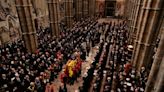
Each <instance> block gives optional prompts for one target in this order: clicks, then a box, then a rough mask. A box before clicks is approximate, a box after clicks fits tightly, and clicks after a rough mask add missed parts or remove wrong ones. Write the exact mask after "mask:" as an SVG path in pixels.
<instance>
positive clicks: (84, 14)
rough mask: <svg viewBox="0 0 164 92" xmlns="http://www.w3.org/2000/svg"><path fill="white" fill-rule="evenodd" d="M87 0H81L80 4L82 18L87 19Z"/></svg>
mask: <svg viewBox="0 0 164 92" xmlns="http://www.w3.org/2000/svg"><path fill="white" fill-rule="evenodd" d="M88 2H89V0H83V2H82V5H83V6H82V8H83V18H85V17H88V15H89V4H88Z"/></svg>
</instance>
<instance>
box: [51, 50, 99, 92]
mask: <svg viewBox="0 0 164 92" xmlns="http://www.w3.org/2000/svg"><path fill="white" fill-rule="evenodd" d="M97 51H98V49H97V48H96V47H93V48H92V49H91V51H90V53H89V56H88V57H87V58H86V62H83V63H82V73H81V74H82V75H81V76H80V77H79V78H78V79H77V81H78V82H75V83H74V85H69V84H67V92H76V90H77V89H78V88H79V87H80V86H82V83H83V79H82V77H83V76H84V73H85V72H87V69H86V68H87V67H89V66H90V64H91V62H92V61H93V60H94V57H95V55H96V53H97ZM60 74H61V72H60V73H59V76H58V78H57V79H56V80H55V81H54V83H53V86H54V90H55V92H58V90H59V87H60V85H61V81H60Z"/></svg>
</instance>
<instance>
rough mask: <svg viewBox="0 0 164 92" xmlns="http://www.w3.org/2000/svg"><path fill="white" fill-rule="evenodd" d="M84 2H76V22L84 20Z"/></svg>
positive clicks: (79, 0)
mask: <svg viewBox="0 0 164 92" xmlns="http://www.w3.org/2000/svg"><path fill="white" fill-rule="evenodd" d="M82 14H83V11H82V0H76V8H75V16H76V21H79V20H80V19H81V18H82Z"/></svg>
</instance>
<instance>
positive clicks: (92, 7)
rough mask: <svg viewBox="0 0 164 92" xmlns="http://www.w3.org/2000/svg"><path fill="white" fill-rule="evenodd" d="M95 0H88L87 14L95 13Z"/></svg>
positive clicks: (92, 14)
mask: <svg viewBox="0 0 164 92" xmlns="http://www.w3.org/2000/svg"><path fill="white" fill-rule="evenodd" d="M95 6H96V0H89V16H90V17H92V16H94V15H95V11H96V7H95Z"/></svg>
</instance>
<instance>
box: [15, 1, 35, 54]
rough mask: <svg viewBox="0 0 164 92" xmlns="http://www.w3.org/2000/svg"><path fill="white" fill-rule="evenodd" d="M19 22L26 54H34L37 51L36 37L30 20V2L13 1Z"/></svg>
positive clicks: (32, 22) (31, 19) (32, 20)
mask: <svg viewBox="0 0 164 92" xmlns="http://www.w3.org/2000/svg"><path fill="white" fill-rule="evenodd" d="M15 4H16V9H17V13H18V17H19V22H20V26H21V30H22V39H23V40H24V43H25V47H26V48H27V50H28V52H35V51H36V49H37V36H36V30H35V26H34V19H33V18H32V4H31V0H15Z"/></svg>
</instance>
